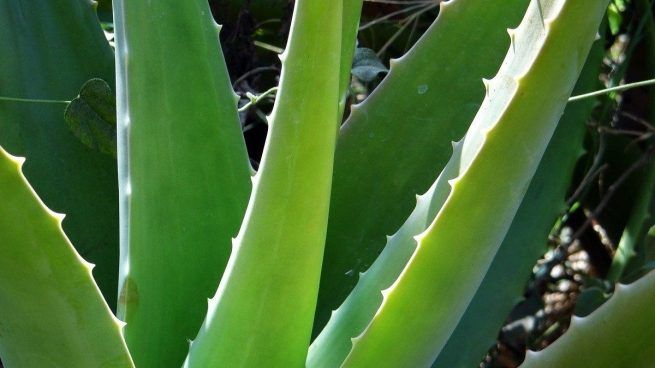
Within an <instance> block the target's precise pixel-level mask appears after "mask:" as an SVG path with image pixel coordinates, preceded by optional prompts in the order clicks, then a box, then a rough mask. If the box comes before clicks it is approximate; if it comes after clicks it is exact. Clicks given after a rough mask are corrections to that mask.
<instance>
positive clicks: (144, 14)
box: [113, 0, 336, 368]
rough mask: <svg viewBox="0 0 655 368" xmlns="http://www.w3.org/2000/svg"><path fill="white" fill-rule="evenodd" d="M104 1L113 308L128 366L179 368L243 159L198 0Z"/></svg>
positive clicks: (240, 210)
mask: <svg viewBox="0 0 655 368" xmlns="http://www.w3.org/2000/svg"><path fill="white" fill-rule="evenodd" d="M113 5H114V11H115V22H116V23H115V29H116V57H117V64H118V69H117V74H118V83H117V84H118V88H117V92H118V93H117V102H118V105H117V109H118V165H119V166H118V170H119V178H120V191H121V198H120V201H121V202H120V204H121V214H120V215H121V269H120V272H121V273H120V277H121V279H120V298H119V308H118V311H119V316H120V317H121V318H124V319H125V321H126V322H127V327H126V328H125V337H126V340H127V343H128V346H129V348H130V351H131V353H132V356H133V358H134V361H135V363H136V364H137V366H139V367H157V368H158V367H167V366H180V365H181V364H182V363H183V362H184V358H185V356H186V354H187V352H188V347H189V345H188V340H189V339H191V338H193V337H194V336H195V335H196V334H197V332H198V328H199V327H200V326H201V324H202V320H203V317H204V316H205V314H206V312H207V298H209V297H210V296H211V295H212V293H213V292H214V291H215V290H216V287H217V285H218V282H219V280H220V277H221V275H222V273H223V271H224V269H225V265H226V264H227V260H228V258H229V255H230V252H231V249H232V246H231V241H230V239H231V237H233V236H234V235H235V234H236V233H237V231H238V229H239V224H240V221H241V219H242V217H243V214H244V212H245V208H246V204H247V198H248V194H249V193H250V166H249V163H248V155H247V152H246V147H245V142H244V139H243V135H242V133H241V126H240V122H239V119H238V115H237V106H236V96H235V95H234V92H233V91H232V89H231V87H230V81H229V78H228V74H227V68H226V66H225V62H224V60H223V57H222V51H221V47H220V43H219V36H218V26H217V25H216V23H214V21H213V19H212V16H211V12H210V9H209V5H208V3H207V1H206V0H189V1H184V2H179V1H173V0H166V1H155V2H147V1H131V0H127V1H126V0H117V1H114V4H113ZM335 100H336V97H335Z"/></svg>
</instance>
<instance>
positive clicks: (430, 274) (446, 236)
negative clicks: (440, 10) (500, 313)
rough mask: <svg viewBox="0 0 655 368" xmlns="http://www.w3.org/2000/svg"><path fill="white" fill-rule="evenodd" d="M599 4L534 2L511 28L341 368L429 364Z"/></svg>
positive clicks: (501, 224) (491, 244) (520, 184)
mask: <svg viewBox="0 0 655 368" xmlns="http://www.w3.org/2000/svg"><path fill="white" fill-rule="evenodd" d="M456 4H457V0H455V1H454V2H448V3H442V7H444V6H445V7H446V8H447V7H448V6H455V5H456ZM606 6H607V1H603V2H599V1H597V0H584V1H581V0H534V1H532V2H531V3H530V7H529V8H528V12H527V13H526V16H525V18H524V20H523V22H522V23H521V25H520V26H519V27H518V28H517V29H516V30H510V32H509V33H510V38H511V39H512V44H511V46H510V49H509V51H508V54H507V57H506V59H505V61H504V62H503V65H502V66H501V68H500V71H499V72H498V74H497V75H496V77H494V78H493V79H492V80H490V81H486V86H487V90H488V92H487V98H485V101H484V102H483V104H482V107H481V108H480V111H479V112H478V115H476V118H475V119H474V120H473V123H472V124H471V127H470V129H469V131H468V133H467V135H466V137H465V138H464V140H463V141H462V142H461V143H460V144H461V145H462V148H461V155H458V156H459V157H457V158H456V159H457V160H459V164H458V165H457V166H458V170H459V172H458V176H457V177H456V178H455V179H453V180H450V181H449V184H450V185H451V187H452V190H451V192H450V194H449V195H448V198H447V199H446V201H445V203H444V205H443V206H442V208H441V209H440V210H439V212H438V214H437V216H436V218H435V220H434V222H432V224H431V225H430V226H429V228H428V229H427V230H426V231H425V232H424V233H422V234H420V235H418V236H417V237H416V241H417V243H418V245H417V248H416V251H415V252H414V253H413V255H412V257H411V258H410V261H409V263H408V264H407V266H406V267H405V269H404V270H403V271H402V273H401V275H400V277H399V278H398V279H397V280H396V281H395V282H394V283H393V285H391V286H390V287H389V288H388V289H386V290H384V291H382V294H383V298H384V299H383V302H382V305H381V307H380V309H379V310H378V311H377V313H376V315H375V316H374V318H373V320H372V321H371V323H370V324H369V325H368V326H367V327H366V329H365V330H364V332H363V333H362V334H361V335H359V336H358V337H356V338H355V339H353V348H352V350H351V352H350V354H349V355H348V357H347V358H346V360H345V362H344V364H343V366H344V367H360V366H390V367H395V366H411V367H422V366H429V365H430V364H432V362H433V361H434V359H435V358H436V356H437V355H438V354H439V352H440V351H441V350H442V349H443V346H444V345H445V344H446V342H447V340H448V338H449V336H450V335H451V333H452V331H453V330H454V329H455V327H456V325H457V322H458V321H459V320H460V318H461V316H462V315H463V313H464V312H465V309H466V306H467V305H468V304H469V302H470V301H471V299H472V298H473V296H474V294H475V292H476V290H477V288H478V286H479V285H480V283H481V282H482V279H483V278H484V275H485V273H486V271H487V269H488V268H489V265H490V263H491V261H492V259H493V257H494V255H495V253H496V251H497V250H498V247H499V246H500V244H501V242H502V241H503V239H504V237H505V235H506V233H507V231H508V229H509V227H510V225H511V222H512V220H513V218H514V216H515V214H516V211H517V210H518V207H519V205H520V203H521V200H522V198H523V196H524V194H525V192H526V190H527V188H528V184H529V183H530V181H531V179H532V176H533V175H534V173H535V170H536V169H537V166H538V163H539V161H540V160H541V157H542V155H543V153H544V150H545V148H546V146H547V143H548V141H549V140H550V137H551V136H552V134H553V132H554V130H555V127H556V125H557V122H558V121H559V119H560V117H561V115H562V113H563V110H564V107H565V105H566V102H567V99H568V97H569V95H570V94H571V91H572V89H573V86H574V84H575V81H576V80H577V79H578V75H579V73H580V71H581V69H582V66H583V64H584V61H585V59H586V58H587V54H588V52H589V49H590V47H591V44H592V42H593V40H594V38H595V36H596V34H597V30H598V26H599V24H600V21H601V19H602V16H603V14H604V10H605V7H606ZM573 35H575V36H573ZM563 61H565V62H563ZM544 96H547V97H546V98H544ZM526 121H529V122H530V124H526V123H525V122H526ZM481 188H484V189H483V190H481ZM399 341H400V343H399Z"/></svg>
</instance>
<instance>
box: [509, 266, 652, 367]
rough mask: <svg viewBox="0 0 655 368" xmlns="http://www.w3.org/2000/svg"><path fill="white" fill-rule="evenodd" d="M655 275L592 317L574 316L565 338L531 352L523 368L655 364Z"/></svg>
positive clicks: (618, 293) (621, 288) (621, 291)
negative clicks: (654, 346) (654, 308)
mask: <svg viewBox="0 0 655 368" xmlns="http://www.w3.org/2000/svg"><path fill="white" fill-rule="evenodd" d="M654 304H655V272H651V273H649V274H648V275H646V276H644V277H643V278H641V279H640V280H638V281H636V282H634V283H632V284H630V285H622V284H618V285H617V286H616V290H615V292H614V295H613V296H612V297H611V298H610V300H609V301H607V302H606V303H605V304H603V305H602V306H601V307H600V308H598V309H597V310H596V311H595V312H593V313H592V314H590V315H589V316H588V317H584V318H580V317H573V318H572V319H571V325H570V326H569V329H568V330H567V331H566V333H565V334H564V336H562V337H560V338H559V339H557V341H555V342H554V343H553V344H551V345H550V346H548V347H547V348H546V349H544V350H542V351H540V352H532V351H530V352H528V354H527V356H526V358H525V362H524V363H523V364H522V365H521V368H541V367H543V368H552V367H562V368H568V367H571V368H577V367H594V368H619V367H621V368H623V367H625V368H628V367H651V366H652V365H653V361H655V349H653V348H652V345H653V341H655V314H653V305H654Z"/></svg>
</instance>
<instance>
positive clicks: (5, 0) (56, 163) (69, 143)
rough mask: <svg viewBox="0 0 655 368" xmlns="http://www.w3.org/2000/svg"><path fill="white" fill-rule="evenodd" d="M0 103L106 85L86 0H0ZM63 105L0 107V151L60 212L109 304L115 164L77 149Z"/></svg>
mask: <svg viewBox="0 0 655 368" xmlns="http://www.w3.org/2000/svg"><path fill="white" fill-rule="evenodd" d="M0 55H2V57H0V80H1V81H2V83H0V96H6V97H17V98H27V99H45V100H64V101H67V100H71V99H73V98H74V97H75V96H76V95H77V93H78V91H79V90H80V87H81V86H82V85H83V84H84V83H85V82H86V81H87V80H89V79H91V78H102V79H104V80H106V81H111V83H112V84H113V80H114V55H113V53H112V51H111V48H110V47H109V45H108V44H107V40H106V39H105V36H104V34H103V32H102V30H101V29H100V26H99V24H98V20H97V18H96V15H95V12H94V9H93V5H92V2H91V1H88V0H51V1H16V0H2V1H0ZM64 108H65V105H64V104H52V103H24V102H21V103H19V102H9V101H0V119H2V122H1V123H0V144H2V145H3V146H4V147H5V148H6V149H7V151H9V152H11V153H12V154H15V155H19V156H24V157H27V163H26V164H25V168H24V170H25V175H26V176H27V178H28V179H29V181H30V183H31V184H32V185H33V186H34V189H35V190H36V191H37V193H39V195H40V196H41V198H42V199H43V201H44V202H45V203H46V204H47V205H48V206H49V207H50V208H52V209H53V210H54V211H57V212H62V213H66V214H67V217H66V220H65V221H64V230H65V231H66V233H67V234H68V236H69V237H70V238H71V240H72V242H73V244H75V246H76V247H77V250H78V251H79V252H80V254H82V256H84V257H85V258H86V259H88V260H90V261H91V262H94V263H95V264H96V265H97V267H96V269H95V272H94V274H95V278H96V280H97V282H98V285H99V286H100V289H101V290H102V291H103V294H104V295H105V298H106V299H107V301H108V302H109V305H111V306H114V305H115V301H116V290H117V285H118V284H117V274H118V185H117V179H116V161H115V160H114V159H113V158H112V157H111V156H109V155H106V154H103V153H101V152H99V151H97V150H93V149H90V148H88V147H85V145H84V144H83V143H82V142H81V141H80V140H79V139H78V138H77V137H75V135H74V134H73V133H72V132H71V130H70V129H69V127H68V126H67V124H66V122H65V121H64Z"/></svg>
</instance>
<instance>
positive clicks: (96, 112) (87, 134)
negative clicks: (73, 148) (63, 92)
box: [64, 78, 116, 157]
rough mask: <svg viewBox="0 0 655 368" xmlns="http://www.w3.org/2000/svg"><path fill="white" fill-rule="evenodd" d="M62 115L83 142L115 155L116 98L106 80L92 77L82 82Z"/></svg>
mask: <svg viewBox="0 0 655 368" xmlns="http://www.w3.org/2000/svg"><path fill="white" fill-rule="evenodd" d="M64 118H65V119H66V123H67V124H68V127H69V128H70V129H71V131H72V132H73V134H75V136H76V137H77V138H79V140H80V141H82V143H84V145H85V146H87V147H89V148H91V149H93V150H97V151H100V152H102V153H106V154H110V155H112V156H114V157H116V98H115V97H114V94H113V92H112V90H111V87H109V85H108V84H107V82H105V81H104V80H102V79H98V78H94V79H91V80H89V81H87V82H86V83H84V85H83V86H82V90H81V91H80V94H79V96H77V97H76V98H75V99H74V100H73V101H71V103H70V104H69V105H68V107H66V112H65V113H64Z"/></svg>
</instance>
